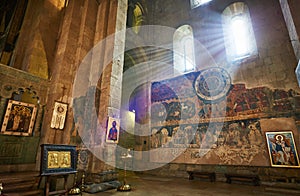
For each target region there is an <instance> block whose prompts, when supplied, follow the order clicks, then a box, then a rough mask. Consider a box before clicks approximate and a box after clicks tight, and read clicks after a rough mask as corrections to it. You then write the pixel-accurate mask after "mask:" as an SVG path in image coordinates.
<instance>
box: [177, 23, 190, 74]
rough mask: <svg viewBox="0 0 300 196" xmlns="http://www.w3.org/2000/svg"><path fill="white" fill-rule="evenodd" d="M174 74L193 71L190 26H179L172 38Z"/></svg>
mask: <svg viewBox="0 0 300 196" xmlns="http://www.w3.org/2000/svg"><path fill="white" fill-rule="evenodd" d="M173 50H174V56H173V59H174V69H175V74H176V72H177V73H178V72H179V73H185V72H189V71H193V70H194V69H195V54H194V36H193V30H192V27H191V26H190V25H183V26H180V27H179V28H178V29H177V30H176V31H175V33H174V36H173Z"/></svg>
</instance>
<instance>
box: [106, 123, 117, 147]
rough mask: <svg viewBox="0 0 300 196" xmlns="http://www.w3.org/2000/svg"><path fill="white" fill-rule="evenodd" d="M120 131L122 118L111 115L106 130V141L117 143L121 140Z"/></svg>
mask: <svg viewBox="0 0 300 196" xmlns="http://www.w3.org/2000/svg"><path fill="white" fill-rule="evenodd" d="M119 132H120V120H119V119H116V118H112V117H109V118H108V123H107V130H106V142H107V143H115V144H117V143H118V142H119Z"/></svg>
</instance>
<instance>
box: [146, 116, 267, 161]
mask: <svg viewBox="0 0 300 196" xmlns="http://www.w3.org/2000/svg"><path fill="white" fill-rule="evenodd" d="M264 142H265V140H264V137H263V134H262V132H261V129H260V124H259V121H258V120H256V119H252V120H243V121H236V122H225V123H210V124H208V123H207V124H197V125H195V124H193V125H183V126H170V127H168V126H166V127H163V128H161V129H157V128H153V129H152V135H151V147H152V148H153V149H155V148H165V149H166V151H170V150H171V149H172V150H174V149H176V148H178V149H185V152H184V153H183V154H182V155H180V156H179V158H178V159H177V160H175V162H178V163H193V164H237V165H249V164H251V165H266V164H267V157H266V153H267V151H266V150H265V148H262V145H264ZM181 156H182V157H181ZM160 157H161V156H160ZM155 160H156V161H160V160H161V158H159V157H155V155H154V156H153V157H152V161H155Z"/></svg>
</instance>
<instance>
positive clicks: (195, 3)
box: [190, 0, 211, 9]
mask: <svg viewBox="0 0 300 196" xmlns="http://www.w3.org/2000/svg"><path fill="white" fill-rule="evenodd" d="M210 1H211V0H190V3H191V9H194V8H196V7H199V6H200V5H203V4H205V3H208V2H210Z"/></svg>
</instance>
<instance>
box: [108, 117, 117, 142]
mask: <svg viewBox="0 0 300 196" xmlns="http://www.w3.org/2000/svg"><path fill="white" fill-rule="evenodd" d="M108 140H113V141H117V140H118V129H117V122H116V121H113V122H112V127H111V128H110V129H109V133H108Z"/></svg>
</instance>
